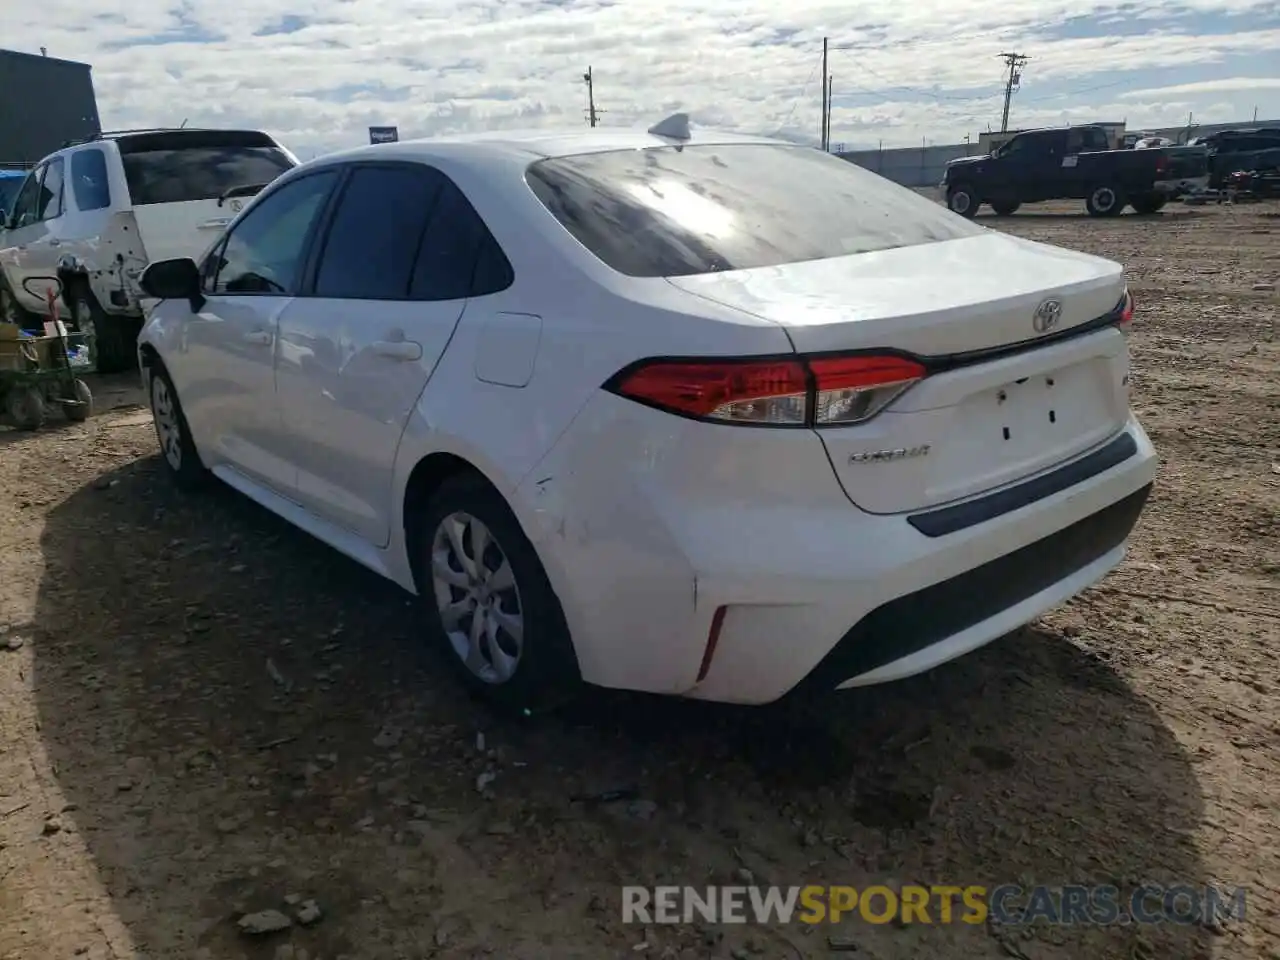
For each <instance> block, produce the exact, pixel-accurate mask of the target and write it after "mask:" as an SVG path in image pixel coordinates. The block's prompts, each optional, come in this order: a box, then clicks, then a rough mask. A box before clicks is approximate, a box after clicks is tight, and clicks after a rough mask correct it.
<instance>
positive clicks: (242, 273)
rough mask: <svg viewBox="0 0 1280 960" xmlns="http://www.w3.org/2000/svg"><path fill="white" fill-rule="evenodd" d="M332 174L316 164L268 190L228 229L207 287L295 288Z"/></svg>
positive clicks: (282, 291)
mask: <svg viewBox="0 0 1280 960" xmlns="http://www.w3.org/2000/svg"><path fill="white" fill-rule="evenodd" d="M337 177H338V174H337V172H336V171H334V170H322V171H320V172H319V173H313V174H311V175H309V176H305V177H302V178H300V179H298V180H294V181H292V182H291V183H287V184H285V185H284V186H283V187H281V188H280V189H278V190H275V191H273V192H272V193H270V194H268V195H267V196H265V197H263V198H262V200H261V201H260V202H259V203H257V204H255V205H254V207H253V209H252V210H249V211H248V212H247V213H246V214H245V215H244V218H243V219H242V220H241V221H240V222H239V223H237V224H235V226H234V227H232V229H231V233H230V234H229V235H228V236H227V239H226V242H225V243H224V244H223V246H222V248H221V250H220V252H219V254H215V256H217V258H218V262H217V263H216V265H215V266H216V279H215V280H214V283H213V290H212V292H213V293H215V294H222V293H253V294H259V295H267V296H284V295H288V294H291V293H293V292H294V291H295V290H296V289H297V283H298V275H299V273H300V271H301V268H302V258H303V254H304V252H305V250H306V245H307V237H308V236H309V234H310V232H311V228H312V225H313V224H314V223H315V221H316V217H317V216H318V215H319V213H320V209H321V207H323V205H324V201H325V199H326V197H328V195H329V191H330V190H331V189H332V188H333V185H334V183H335V181H336V180H337Z"/></svg>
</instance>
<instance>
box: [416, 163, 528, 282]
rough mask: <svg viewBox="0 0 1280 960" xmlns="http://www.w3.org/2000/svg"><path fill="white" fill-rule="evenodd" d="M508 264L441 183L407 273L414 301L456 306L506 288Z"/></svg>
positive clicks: (456, 192) (467, 206) (468, 209)
mask: <svg viewBox="0 0 1280 960" xmlns="http://www.w3.org/2000/svg"><path fill="white" fill-rule="evenodd" d="M512 279H513V277H512V273H511V264H510V262H509V261H508V260H507V258H506V255H505V254H503V252H502V248H501V247H500V246H499V245H498V241H497V240H496V239H494V237H493V234H491V233H490V232H489V229H488V227H486V226H485V224H484V221H483V220H481V219H480V214H478V213H476V211H475V208H474V207H473V206H471V203H470V201H468V200H467V198H466V197H465V196H464V195H463V193H462V191H461V190H460V189H458V187H457V186H456V185H455V184H453V183H452V182H446V184H445V187H444V189H443V190H442V191H441V193H440V201H439V203H437V204H436V209H435V211H434V213H433V214H432V217H431V223H430V224H429V225H428V227H427V232H426V235H425V236H424V237H423V238H422V247H421V249H420V250H419V252H418V258H417V263H416V264H415V266H414V271H413V286H412V290H411V294H410V295H411V296H412V297H413V299H414V300H461V299H463V298H465V297H480V296H484V295H485V294H490V293H498V292H499V291H501V290H505V289H506V288H507V287H509V286H511V283H512Z"/></svg>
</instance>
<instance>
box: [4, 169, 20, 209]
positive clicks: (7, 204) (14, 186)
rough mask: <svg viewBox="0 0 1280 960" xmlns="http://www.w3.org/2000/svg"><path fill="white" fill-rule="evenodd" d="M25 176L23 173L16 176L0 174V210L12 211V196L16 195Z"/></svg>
mask: <svg viewBox="0 0 1280 960" xmlns="http://www.w3.org/2000/svg"><path fill="white" fill-rule="evenodd" d="M25 177H26V174H25V173H24V174H23V175H22V176H18V177H6V176H4V175H3V174H0V210H3V211H4V212H5V213H11V212H12V211H13V198H14V197H16V196H17V195H18V188H19V187H20V186H22V181H23V179H24V178H25Z"/></svg>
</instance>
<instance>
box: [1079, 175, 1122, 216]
mask: <svg viewBox="0 0 1280 960" xmlns="http://www.w3.org/2000/svg"><path fill="white" fill-rule="evenodd" d="M1084 207H1085V209H1086V210H1088V211H1089V216H1091V217H1118V216H1120V214H1121V213H1123V212H1124V207H1125V198H1124V194H1122V193H1121V192H1120V189H1119V187H1113V186H1111V185H1110V184H1106V183H1104V184H1101V185H1099V186H1096V187H1094V188H1093V189H1092V190H1091V191H1089V196H1088V197H1087V198H1086V199H1085V201H1084Z"/></svg>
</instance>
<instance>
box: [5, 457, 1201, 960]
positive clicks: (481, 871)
mask: <svg viewBox="0 0 1280 960" xmlns="http://www.w3.org/2000/svg"><path fill="white" fill-rule="evenodd" d="M41 543H42V547H43V551H44V558H45V564H46V569H45V572H44V574H43V579H42V582H41V586H40V590H39V595H38V602H37V609H36V611H35V615H34V619H33V622H32V624H31V625H30V633H31V635H32V637H33V639H34V650H35V672H34V687H35V692H36V697H37V707H38V711H39V717H38V719H39V729H40V736H41V737H42V740H43V745H44V749H45V750H46V751H47V753H48V755H49V758H50V761H51V764H52V767H53V769H55V770H56V772H57V778H58V781H59V785H60V787H61V789H62V792H63V794H64V795H65V797H66V798H67V800H68V801H69V802H70V807H69V808H68V810H69V812H67V813H65V815H64V817H63V819H64V823H65V830H67V831H71V832H74V833H77V834H79V835H80V836H81V837H82V838H83V840H84V842H85V844H86V846H87V848H88V850H89V852H90V854H91V855H92V857H93V859H94V861H95V863H96V868H97V871H98V874H99V877H100V879H101V882H102V883H103V884H104V886H105V888H106V890H107V891H108V893H109V896H110V898H111V902H112V908H113V910H114V911H115V912H116V914H117V915H118V916H119V918H120V919H121V921H122V922H123V923H124V926H125V929H127V931H128V935H129V936H130V937H131V938H132V940H133V945H134V947H135V948H136V949H137V951H138V952H139V954H140V955H143V956H148V957H153V958H160V957H183V958H184V960H185V958H189V957H191V956H192V955H193V953H192V951H193V950H194V949H197V948H204V949H205V950H206V951H207V953H206V956H212V957H216V958H223V957H246V958H252V960H266V958H269V957H272V956H278V955H279V954H277V953H276V952H275V951H276V950H277V949H278V948H279V946H280V945H281V944H282V943H284V942H289V943H291V945H293V946H294V947H296V948H302V949H305V950H306V951H308V952H309V955H310V956H312V957H316V956H322V957H325V958H332V957H336V956H340V955H343V954H349V955H351V956H360V957H376V958H381V957H384V956H386V957H394V956H401V955H407V953H409V952H413V955H422V954H423V952H424V951H425V952H426V953H430V952H431V951H432V950H434V951H436V954H438V955H440V956H458V957H462V956H473V955H474V953H473V952H468V951H474V950H479V949H481V947H487V948H492V949H496V950H497V953H498V955H510V956H515V955H520V956H528V957H543V956H546V957H556V958H572V957H579V956H581V957H584V958H587V957H593V958H595V957H601V956H614V955H619V954H620V953H621V952H626V951H629V950H630V948H631V947H632V946H633V945H634V944H635V942H636V941H637V940H638V939H639V938H640V937H641V933H640V932H639V931H637V930H635V929H633V928H624V927H623V926H622V925H621V923H620V920H619V917H618V904H619V902H620V892H619V885H621V884H628V883H631V884H646V885H649V884H657V883H674V884H694V885H698V886H703V885H705V884H708V883H744V882H749V883H753V884H781V885H784V886H785V885H792V884H807V883H819V884H855V885H862V884H866V883H875V882H884V883H889V884H894V883H911V882H917V883H924V884H933V885H940V884H945V885H957V886H962V885H967V884H981V885H984V886H987V887H995V886H997V885H1000V884H1004V883H1013V884H1021V885H1023V886H1030V885H1033V884H1047V885H1050V886H1055V887H1056V886H1061V885H1063V884H1069V883H1081V884H1112V885H1115V886H1117V887H1120V888H1122V890H1126V891H1127V890H1129V889H1131V888H1132V887H1134V886H1135V885H1137V884H1139V883H1142V882H1146V881H1153V882H1156V883H1163V884H1173V883H1185V884H1191V885H1198V884H1204V883H1206V882H1207V872H1206V867H1205V865H1204V864H1203V863H1202V862H1201V861H1200V859H1199V857H1198V854H1197V851H1196V848H1195V846H1194V844H1193V843H1192V842H1191V840H1190V836H1191V831H1192V828H1193V827H1194V826H1195V824H1197V823H1198V822H1199V820H1200V817H1201V811H1202V808H1203V801H1202V797H1201V793H1200V789H1199V786H1198V784H1197V782H1196V779H1195V776H1194V774H1193V772H1192V768H1191V765H1190V762H1189V759H1188V757H1187V756H1186V755H1185V753H1184V752H1183V750H1182V748H1181V747H1180V746H1179V744H1178V742H1177V741H1176V740H1175V738H1174V736H1173V735H1172V734H1171V732H1170V731H1169V730H1168V729H1167V728H1166V727H1165V725H1164V724H1163V722H1162V721H1161V718H1160V717H1159V716H1158V714H1157V713H1156V712H1155V711H1154V710H1153V709H1152V707H1151V705H1150V704H1149V703H1148V702H1147V701H1146V700H1144V699H1143V697H1142V696H1141V695H1139V694H1138V693H1136V692H1135V691H1134V690H1133V689H1132V688H1131V687H1130V686H1129V685H1128V684H1127V683H1126V682H1125V681H1124V680H1123V679H1122V678H1121V677H1120V676H1119V675H1118V674H1117V673H1116V672H1115V671H1114V670H1113V669H1112V668H1111V667H1110V666H1109V665H1108V663H1107V660H1106V658H1107V647H1108V643H1107V638H1105V637H1102V638H1096V639H1095V640H1093V641H1092V642H1091V644H1090V648H1089V649H1086V646H1085V645H1084V642H1083V641H1081V642H1072V641H1069V640H1067V639H1066V638H1064V637H1061V636H1058V635H1055V634H1052V633H1049V632H1046V631H1044V630H1039V629H1028V630H1024V631H1021V632H1019V633H1018V634H1015V635H1013V636H1011V637H1009V638H1006V639H1004V640H1002V641H1000V642H998V643H996V644H993V645H991V646H990V647H988V648H986V649H984V650H983V651H980V652H978V653H976V654H974V655H971V656H969V657H967V658H964V659H962V660H961V661H958V662H956V663H955V664H952V665H949V666H947V667H945V668H942V669H940V670H937V671H934V672H932V673H930V674H927V675H925V676H922V677H917V678H913V679H911V680H908V681H905V682H902V683H898V684H894V685H889V686H884V687H878V688H871V689H867V690H863V691H855V692H850V693H847V694H844V695H842V696H839V697H836V698H833V699H831V700H830V701H828V702H824V703H822V704H812V705H809V706H808V707H807V708H806V709H803V710H802V709H799V708H797V707H795V706H793V705H789V704H788V705H783V706H774V707H764V708H754V709H747V708H735V707H727V706H722V705H711V704H700V703H695V702H689V701H676V700H671V699H666V698H659V697H649V696H642V695H632V694H623V693H618V692H609V691H593V692H592V693H591V694H589V695H588V696H586V697H584V698H583V700H582V701H580V702H578V703H576V704H574V705H573V706H572V707H569V708H566V709H564V710H562V711H560V712H558V713H556V714H553V715H548V716H541V717H526V718H505V719H503V718H498V717H496V716H494V715H492V714H491V713H489V712H488V711H486V710H485V709H483V708H482V707H480V706H479V705H477V704H475V703H473V702H471V701H470V700H469V699H468V698H467V697H466V696H465V695H464V694H463V693H462V692H461V688H460V687H459V686H458V685H457V684H456V682H455V681H454V679H453V678H452V677H451V676H450V674H449V672H448V671H447V670H446V669H445V667H446V664H445V663H444V661H443V659H442V655H440V654H437V653H434V652H429V651H424V650H423V649H422V648H421V646H420V645H419V643H418V639H417V636H418V628H419V624H420V619H419V617H418V616H417V615H416V612H415V606H414V604H413V603H412V602H411V601H410V599H409V598H408V597H407V596H406V595H405V594H403V593H402V592H401V591H399V590H398V589H397V588H395V587H393V586H391V585H389V584H387V583H386V582H384V581H382V580H381V579H379V578H378V577H377V576H375V575H374V574H371V573H369V572H367V571H366V570H364V569H363V568H361V567H358V566H357V565H355V564H354V563H352V562H349V561H347V560H346V559H344V558H342V557H340V556H339V555H337V554H336V553H334V552H332V551H330V550H329V549H327V548H325V547H322V546H320V545H318V544H317V543H316V542H315V541H314V540H312V539H310V538H309V537H307V536H305V535H304V534H302V533H300V532H298V531H296V530H294V529H293V528H291V527H289V526H287V525H286V524H285V523H283V522H282V521H280V520H278V519H277V518H275V517H274V516H271V515H269V514H268V513H266V512H265V511H263V510H261V509H260V508H258V507H257V506H255V505H253V504H251V503H250V502H248V501H247V500H244V499H243V498H240V497H238V496H237V495H235V494H233V493H231V492H230V491H228V490H224V489H222V488H220V487H215V488H214V489H212V490H210V491H208V492H207V493H204V494H200V495H198V496H190V495H187V496H183V495H179V494H177V493H175V492H174V491H173V490H172V489H171V488H170V486H169V484H168V482H167V480H166V478H165V477H164V476H163V475H162V474H161V470H160V467H159V464H158V460H157V459H156V458H154V457H152V458H147V459H144V460H139V461H135V462H133V463H131V464H129V465H127V466H125V467H123V468H120V469H118V470H116V471H114V472H112V473H110V474H107V475H105V476H104V477H101V478H99V479H98V480H97V481H95V482H94V483H93V484H91V485H89V486H86V487H84V488H82V489H80V490H78V491H76V492H74V493H73V494H72V495H70V496H69V497H68V498H67V499H66V500H65V501H63V502H62V503H61V504H59V505H58V506H57V507H56V508H54V509H53V510H52V512H51V513H50V514H49V515H48V519H47V522H46V526H45V528H44V532H43V535H42V540H41ZM785 639H786V638H779V642H785ZM299 898H304V899H305V898H315V900H316V901H317V903H318V904H319V905H320V907H321V909H322V911H323V919H321V920H320V921H319V922H315V923H312V924H310V925H306V924H303V923H302V922H301V920H298V919H295V920H294V921H293V923H292V925H291V926H290V927H289V928H288V929H286V930H284V931H283V932H278V933H274V934H270V935H264V936H262V937H257V938H251V937H248V936H246V935H245V934H244V933H242V932H241V931H239V930H238V929H237V925H236V922H237V919H238V918H239V917H240V916H241V915H243V914H245V913H248V912H253V911H259V910H265V909H277V910H281V911H284V912H285V913H289V912H290V911H292V910H294V909H296V904H297V901H298V899H299ZM496 904H501V909H500V910H498V911H497V912H496V913H495V905H496ZM799 927H800V925H798V924H797V925H796V926H794V927H788V928H787V929H785V930H781V931H779V930H777V929H776V928H773V927H736V926H727V927H721V928H717V929H711V928H707V927H706V926H705V925H702V926H697V927H654V928H650V931H649V933H648V934H647V936H648V937H649V938H650V940H651V942H652V944H653V946H654V950H653V952H652V954H651V955H653V956H658V955H659V953H660V952H661V951H662V950H665V949H666V948H667V947H670V948H672V951H673V952H671V953H670V955H672V956H674V955H676V953H677V952H678V950H679V948H680V947H681V946H682V945H689V946H692V947H693V948H694V949H695V955H699V956H701V955H704V954H705V953H706V952H708V951H709V950H710V948H711V947H713V946H715V945H716V944H718V943H722V944H723V947H716V949H723V950H725V951H728V950H729V948H730V946H731V945H734V944H738V945H739V946H734V947H733V949H743V950H747V949H748V948H751V949H760V950H763V949H764V945H766V944H769V943H771V942H773V941H774V940H775V939H776V940H777V944H776V945H775V946H774V947H773V948H772V949H773V950H774V951H775V952H776V950H777V949H778V947H779V946H784V945H785V944H789V948H790V950H791V951H792V954H794V955H798V956H802V957H808V956H826V955H827V954H826V948H827V934H828V933H831V934H832V935H836V934H838V933H840V931H842V930H845V927H844V926H843V925H842V926H840V927H838V928H832V929H831V930H822V931H820V932H821V934H822V935H821V936H807V935H806V934H805V931H806V930H807V931H808V933H810V934H812V933H813V932H814V931H813V930H812V929H811V928H805V929H804V930H801V929H798V928H799ZM846 932H848V933H850V935H852V936H854V937H856V938H857V939H858V941H859V942H860V943H861V944H862V947H863V948H864V951H865V952H867V953H869V955H872V956H884V957H890V958H896V957H905V956H929V957H933V956H938V957H949V956H952V955H965V956H984V957H985V956H988V955H992V956H994V955H998V954H999V952H1000V950H1005V951H1006V953H1007V955H1009V956H1031V957H1034V958H1037V960H1039V958H1050V957H1059V956H1061V957H1078V956H1108V955H1124V956H1131V955H1132V956H1142V955H1144V954H1142V953H1141V952H1138V953H1134V952H1133V951H1135V950H1139V947H1140V945H1142V944H1145V945H1146V947H1143V949H1148V948H1149V949H1150V950H1152V951H1154V952H1152V953H1150V954H1149V955H1150V956H1159V957H1162V958H1174V957H1191V956H1197V955H1198V954H1199V953H1200V952H1201V951H1202V950H1203V949H1204V947H1205V942H1206V938H1207V937H1208V936H1209V934H1207V933H1206V931H1204V930H1203V929H1201V928H1199V927H1197V926H1177V925H1171V924H1163V925H1161V926H1160V927H1153V928H1150V929H1143V930H1137V929H1134V928H1132V927H1122V926H1084V927H1082V926H1079V925H1077V926H1074V927H1061V926H1050V925H1046V924H1043V923H1041V924H1039V925H1037V926H1036V927H1034V928H1032V927H1028V928H1009V927H999V926H994V925H991V924H987V925H976V926H966V925H962V924H958V925H953V926H951V927H943V926H941V925H935V926H931V927H921V926H914V927H912V928H911V929H901V928H899V927H898V926H895V925H874V924H867V923H865V922H861V921H856V920H855V926H854V927H853V928H851V930H848V931H846ZM690 937H694V938H695V939H694V940H689V938H690ZM743 938H746V940H745V941H744V940H743ZM752 938H754V942H755V946H754V947H751V942H752ZM784 941H785V944H784V943H783V942H784ZM744 943H745V945H743V944H744ZM935 948H936V952H934V951H935ZM1012 950H1019V951H1023V952H1022V953H1015V952H1008V951H1012ZM414 951H417V952H414ZM453 951H457V952H453ZM720 955H721V954H720V953H717V954H716V956H720ZM735 955H737V954H735ZM789 955H791V954H789Z"/></svg>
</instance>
